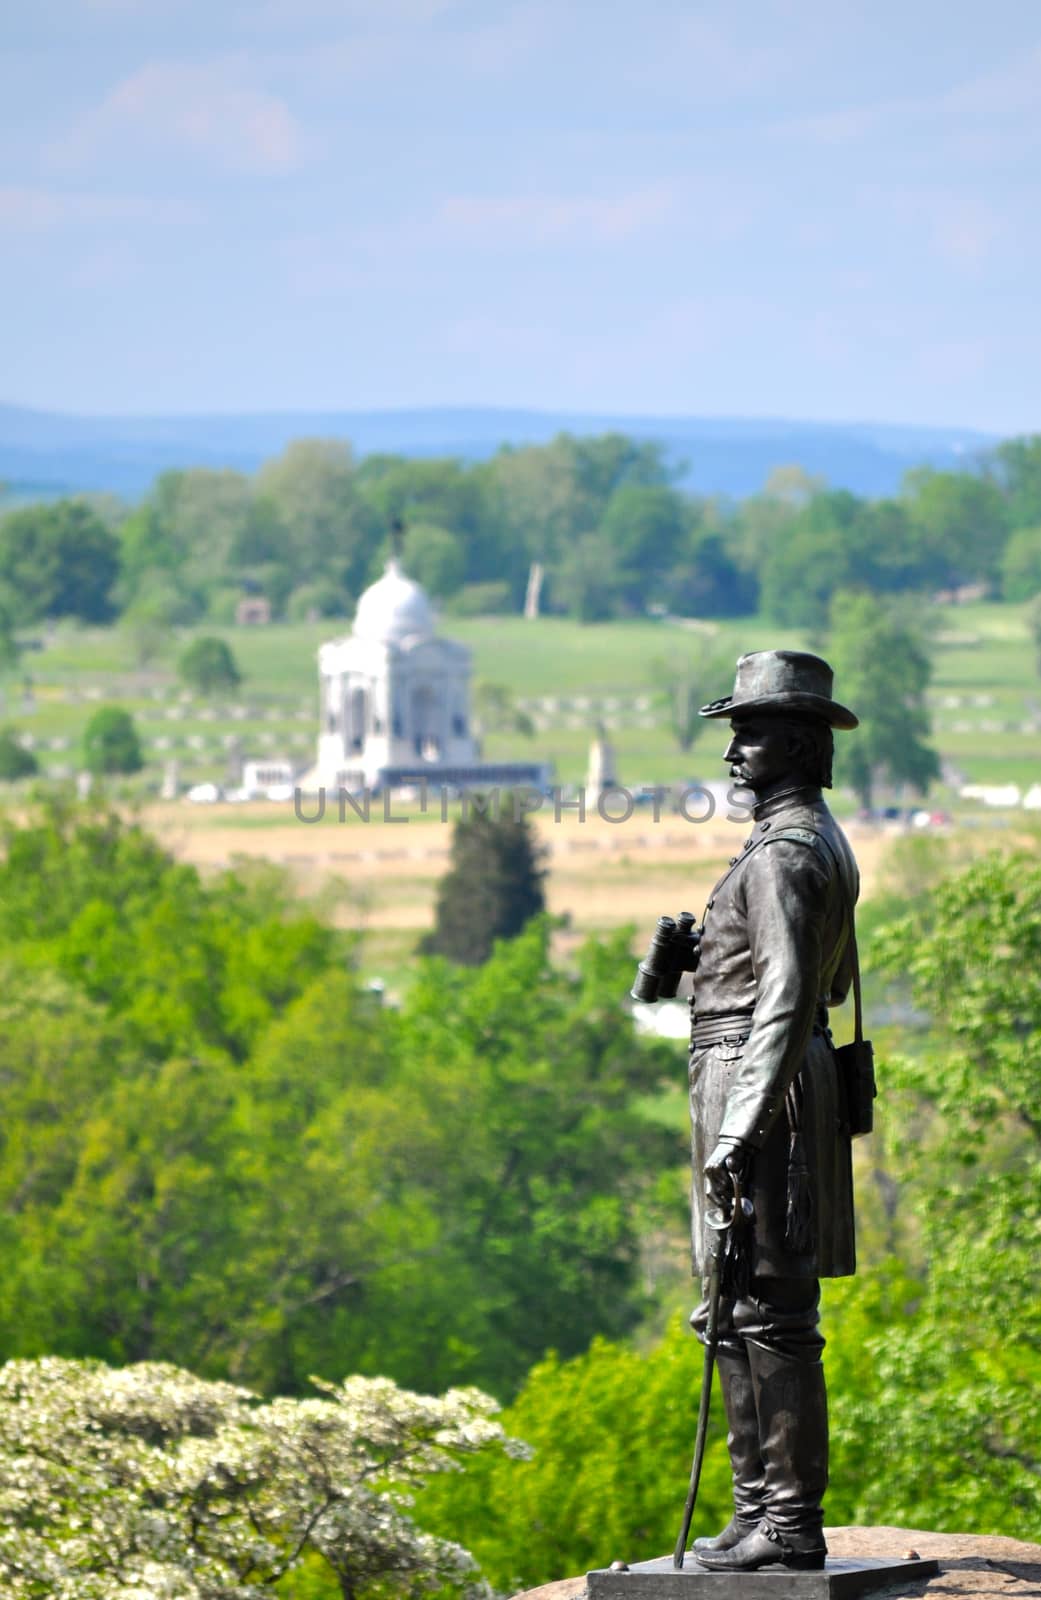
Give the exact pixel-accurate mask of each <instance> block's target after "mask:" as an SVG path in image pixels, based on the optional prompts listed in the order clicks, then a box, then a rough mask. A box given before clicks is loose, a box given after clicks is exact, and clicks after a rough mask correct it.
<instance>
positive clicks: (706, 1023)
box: [690, 1000, 828, 1050]
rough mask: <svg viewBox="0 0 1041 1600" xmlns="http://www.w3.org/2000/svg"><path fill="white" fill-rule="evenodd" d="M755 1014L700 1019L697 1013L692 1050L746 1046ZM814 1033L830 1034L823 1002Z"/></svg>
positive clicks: (692, 1026)
mask: <svg viewBox="0 0 1041 1600" xmlns="http://www.w3.org/2000/svg"><path fill="white" fill-rule="evenodd" d="M754 1014H755V1013H754V1010H749V1011H725V1012H724V1011H720V1012H714V1013H713V1014H712V1015H711V1016H708V1017H699V1016H698V1015H697V1013H696V1012H695V1014H694V1016H693V1017H692V1018H691V1021H690V1048H691V1049H692V1050H707V1049H708V1047H709V1046H710V1045H713V1044H744V1042H745V1040H746V1039H747V1038H748V1035H749V1034H750V1033H751V1031H752V1018H753V1016H754ZM813 1031H814V1033H823V1034H827V1032H828V1008H827V1006H826V1005H825V1004H824V1002H823V1000H822V1001H819V1002H818V1004H817V1010H816V1013H815V1015H814V1019H813Z"/></svg>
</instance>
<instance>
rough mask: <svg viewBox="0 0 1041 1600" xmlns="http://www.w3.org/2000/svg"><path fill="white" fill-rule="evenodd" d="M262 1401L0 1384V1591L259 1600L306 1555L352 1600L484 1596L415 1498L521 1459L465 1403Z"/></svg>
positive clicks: (62, 1596)
mask: <svg viewBox="0 0 1041 1600" xmlns="http://www.w3.org/2000/svg"><path fill="white" fill-rule="evenodd" d="M316 1388H317V1389H318V1391H319V1393H320V1398H316V1399H304V1400H288V1399H279V1400H274V1401H272V1402H270V1403H269V1404H264V1403H261V1402H260V1401H259V1400H258V1399H257V1398H256V1397H255V1396H254V1395H252V1394H250V1393H249V1392H248V1391H247V1390H245V1389H239V1388H235V1387H233V1386H232V1385H231V1384H227V1383H210V1382H206V1381H204V1380H203V1379H201V1378H196V1377H194V1376H193V1375H192V1374H191V1373H189V1372H185V1371H183V1370H181V1369H180V1368H178V1367H174V1366H168V1365H165V1364H159V1363H144V1364H142V1365H140V1366H133V1367H126V1368H122V1369H117V1368H112V1367H107V1366H104V1365H102V1364H101V1363H98V1362H86V1361H65V1360H58V1359H54V1358H48V1359H45V1360H41V1361H12V1362H9V1363H8V1364H7V1366H5V1367H3V1368H2V1369H0V1591H2V1592H3V1594H4V1595H5V1596H7V1595H9V1596H11V1597H12V1600H15V1597H33V1600H36V1597H41V1600H42V1597H43V1596H47V1597H48V1600H260V1597H262V1596H265V1595H266V1596H268V1597H270V1595H271V1588H272V1586H273V1585H274V1584H276V1583H278V1581H279V1580H280V1578H282V1577H283V1576H284V1575H285V1574H286V1573H288V1572H290V1571H291V1570H292V1569H293V1568H294V1567H296V1566H297V1565H299V1563H300V1562H301V1560H302V1559H303V1558H304V1556H305V1555H306V1554H307V1553H308V1552H316V1553H317V1554H318V1555H319V1556H320V1557H321V1558H323V1559H324V1561H325V1562H326V1563H327V1564H328V1566H329V1568H330V1569H331V1571H332V1572H333V1573H334V1574H335V1577H336V1581H337V1582H338V1584H339V1587H340V1591H341V1593H342V1594H343V1596H344V1597H345V1600H356V1597H357V1596H359V1595H362V1594H364V1592H365V1591H366V1590H367V1589H371V1588H376V1587H378V1589H379V1592H380V1594H381V1595H387V1594H402V1595H408V1596H409V1597H416V1596H420V1595H422V1594H423V1593H424V1592H425V1591H428V1590H433V1589H441V1588H447V1589H448V1590H454V1591H455V1592H456V1593H457V1594H460V1595H470V1596H473V1595H475V1594H477V1593H480V1592H482V1591H483V1590H484V1586H483V1585H482V1584H481V1583H480V1582H479V1581H478V1578H477V1574H476V1569H475V1565H474V1562H473V1560H472V1558H471V1557H470V1556H469V1555H468V1553H467V1552H466V1551H465V1550H464V1549H462V1547H461V1546H459V1545H456V1544H452V1543H449V1542H448V1541H446V1540H443V1539H436V1538H433V1537H432V1536H430V1535H428V1534H425V1533H423V1532H422V1531H421V1530H420V1529H419V1528H418V1527H417V1526H416V1525H415V1523H414V1522H413V1521H412V1519H411V1518H410V1516H409V1515H408V1507H409V1506H410V1504H411V1495H410V1491H411V1490H413V1489H415V1488H416V1487H418V1486H419V1485H421V1484H422V1482H423V1481H424V1480H425V1479H426V1478H427V1477H428V1476H429V1475H430V1474H431V1473H436V1472H444V1471H450V1470H452V1469H455V1468H458V1467H459V1465H460V1464H461V1461H462V1458H463V1457H465V1456H466V1455H469V1454H472V1453H474V1452H476V1451H480V1450H483V1449H486V1448H495V1447H498V1448H504V1449H506V1450H508V1451H510V1452H511V1453H523V1446H519V1445H517V1444H516V1442H515V1441H512V1440H509V1439H507V1438H506V1436H505V1435H504V1433H503V1429H502V1427H501V1425H500V1424H499V1423H498V1422H496V1421H494V1420H493V1414H494V1412H495V1411H496V1409H497V1407H496V1404H495V1402H494V1401H493V1400H491V1399H489V1398H488V1396H487V1395H483V1394H481V1393H480V1391H478V1390H476V1389H456V1390H451V1391H449V1393H447V1394H445V1395H444V1396H442V1397H440V1398H432V1397H430V1396H426V1395H418V1394H412V1393H409V1392H408V1391H406V1390H403V1389H399V1388H398V1387H397V1385H396V1384H394V1383H392V1382H390V1380H389V1379H383V1378H375V1379H370V1378H348V1379H346V1380H345V1381H344V1382H343V1383H342V1384H340V1385H338V1386H337V1385H333V1384H326V1383H319V1382H317V1381H316Z"/></svg>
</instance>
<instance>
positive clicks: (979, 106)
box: [0, 0, 1041, 432]
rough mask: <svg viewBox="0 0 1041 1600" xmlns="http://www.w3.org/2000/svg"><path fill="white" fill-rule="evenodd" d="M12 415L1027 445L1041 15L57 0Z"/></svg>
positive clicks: (831, 0)
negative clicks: (1021, 439)
mask: <svg viewBox="0 0 1041 1600" xmlns="http://www.w3.org/2000/svg"><path fill="white" fill-rule="evenodd" d="M3 33H4V39H5V50H4V52H3V58H2V65H0V108H2V109H0V116H2V118H3V140H2V143H0V305H2V306H3V310H4V324H5V326H4V333H3V360H2V368H0V372H2V376H0V400H5V401H9V402H15V403H20V404H28V405H36V406H41V407H46V408H54V409H61V410H78V411H86V412H99V413H103V412H123V413H140V412H158V411H170V412H179V411H203V410H213V411H229V410H274V409H331V408H336V409H360V408H369V407H384V406H386V407H395V406H418V405H440V404H443V405H466V404H498V405H526V406H534V407H544V408H547V409H574V410H586V411H589V410H594V411H626V412H642V413H660V414H685V415H690V414H700V415H733V416H787V417H806V418H819V419H824V420H835V421H839V420H855V419H863V418H872V419H876V420H882V421H895V422H919V423H938V424H945V425H946V424H953V425H963V426H974V427H979V428H984V429H991V430H994V431H1000V432H1014V431H1029V430H1035V429H1041V382H1039V376H1038V375H1039V373H1041V317H1039V315H1038V311H1039V300H1041V294H1039V277H1041V274H1039V259H1041V249H1039V246H1041V204H1039V199H1041V196H1039V181H1038V173H1039V172H1041V5H1039V4H1038V3H1037V0H986V3H984V0H944V3H939V0H903V3H899V4H898V3H894V0H872V3H870V4H868V3H863V4H861V3H859V0H733V3H731V4H722V3H719V0H709V3H704V4H701V3H697V0H686V3H680V0H674V3H669V0H628V3H626V4H621V3H618V0H599V3H595V4H594V3H587V0H573V3H568V0H556V3H551V0H517V3H512V0H483V3H481V4H456V3H452V0H366V3H358V0H209V3H203V0H33V4H31V5H29V4H25V5H19V6H17V7H16V6H14V5H11V6H9V7H8V8H7V15H6V17H5V21H4V26H3Z"/></svg>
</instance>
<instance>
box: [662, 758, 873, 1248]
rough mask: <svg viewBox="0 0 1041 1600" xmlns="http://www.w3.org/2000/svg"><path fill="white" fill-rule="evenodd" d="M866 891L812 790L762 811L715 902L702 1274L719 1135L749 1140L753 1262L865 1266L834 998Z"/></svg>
mask: <svg viewBox="0 0 1041 1600" xmlns="http://www.w3.org/2000/svg"><path fill="white" fill-rule="evenodd" d="M840 873H841V874H842V881H841V882H840V878H839V874H840ZM858 891H859V876H858V872H857V866H856V862H855V860H854V858H853V853H852V851H851V850H850V847H849V844H848V841H847V840H846V836H845V834H844V833H843V832H842V830H841V828H840V827H839V826H838V824H837V823H836V821H835V819H834V818H833V817H832V815H831V812H830V811H829V810H828V807H827V806H826V805H825V803H824V800H823V799H822V797H821V793H820V790H819V789H813V788H803V789H797V790H793V791H790V792H789V793H787V794H783V795H778V796H776V797H774V798H773V799H772V800H769V801H767V802H766V803H765V804H763V805H761V806H757V807H756V811H755V824H754V826H753V830H752V833H751V835H750V837H749V838H748V840H747V841H746V843H745V846H744V850H743V851H742V854H741V855H740V856H738V857H737V858H736V861H735V862H734V863H733V864H732V865H731V867H730V868H729V869H728V871H727V872H726V873H724V875H723V877H722V878H721V879H720V881H719V883H718V884H717V886H716V888H715V889H714V891H713V893H712V896H711V898H710V899H709V902H708V906H707V909H706V913H705V919H704V935H703V938H702V941H701V957H700V962H699V965H698V970H697V973H696V975H695V979H694V998H693V1001H692V1009H693V1012H694V1027H693V1030H692V1040H696V1038H697V1035H698V1034H699V1033H700V1034H701V1035H702V1036H704V1035H705V1033H706V1032H707V1033H709V1034H710V1035H711V1034H713V1033H716V1034H719V1035H721V1037H720V1038H719V1039H718V1040H717V1041H716V1042H714V1043H710V1044H708V1045H707V1046H705V1047H702V1048H698V1047H697V1046H696V1045H695V1044H693V1043H692V1049H691V1055H690V1113H691V1157H692V1184H691V1238H692V1251H693V1265H694V1272H695V1275H696V1276H701V1275H703V1274H704V1273H705V1272H707V1270H708V1259H707V1240H706V1238H705V1208H706V1201H705V1195H704V1166H705V1162H706V1161H707V1160H708V1158H709V1156H710V1154H711V1153H712V1151H713V1149H714V1148H715V1145H716V1143H717V1140H718V1139H719V1138H720V1136H729V1137H732V1138H737V1139H740V1140H742V1141H743V1142H744V1143H746V1144H747V1145H749V1146H751V1149H752V1156H751V1165H750V1169H749V1179H748V1184H749V1195H750V1198H751V1200H752V1204H753V1206H754V1208H755V1220H754V1224H753V1230H754V1244H753V1249H752V1262H751V1265H752V1271H753V1272H755V1273H757V1274H761V1275H768V1276H772V1277H842V1276H844V1275H846V1274H848V1273H852V1272H853V1271H855V1267H856V1257H855V1249H854V1232H853V1179H852V1160H851V1144H850V1136H849V1132H848V1128H847V1126H846V1122H845V1108H844V1101H843V1099H842V1096H841V1094H840V1086H839V1081H838V1068H837V1064H836V1061H835V1055H834V1050H833V1048H832V1045H831V1038H830V1033H829V1032H828V1031H827V1010H826V1008H827V1007H828V1006H834V1005H838V1004H840V1003H841V1002H842V1001H843V1000H844V999H845V997H846V994H847V992H848V990H849V986H850V983H851V979H852V961H851V954H852V951H851V944H850V931H851V920H852V907H853V905H854V904H855V902H856V898H857V894H858ZM790 1090H791V1094H789V1091H790ZM793 1116H794V1117H795V1119H796V1121H797V1123H798V1125H800V1126H801V1133H802V1140H803V1145H804V1149H805V1155H806V1166H807V1168H808V1170H809V1193H810V1207H811V1240H812V1244H811V1247H810V1248H809V1249H808V1250H807V1249H804V1250H802V1251H801V1252H800V1253H797V1254H796V1253H793V1251H792V1250H791V1249H789V1248H788V1246H787V1245H786V1242H785V1215H786V1207H787V1199H788V1185H789V1153H790V1150H789V1142H790V1136H791V1123H790V1118H791V1117H793Z"/></svg>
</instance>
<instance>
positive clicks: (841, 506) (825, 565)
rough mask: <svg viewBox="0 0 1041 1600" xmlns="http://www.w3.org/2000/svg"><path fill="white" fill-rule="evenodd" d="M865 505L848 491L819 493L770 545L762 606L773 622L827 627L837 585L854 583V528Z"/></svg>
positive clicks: (764, 567) (793, 626)
mask: <svg viewBox="0 0 1041 1600" xmlns="http://www.w3.org/2000/svg"><path fill="white" fill-rule="evenodd" d="M860 509H861V503H860V502H859V501H858V500H857V498H856V496H855V495H852V494H848V493H847V492H846V491H845V490H844V489H840V490H829V491H827V492H825V493H822V494H818V495H815V496H814V497H813V499H812V500H810V501H809V502H808V504H807V505H806V506H805V507H804V508H803V509H802V510H801V511H800V512H799V513H798V515H797V516H796V517H795V519H794V520H793V521H792V522H791V524H790V525H789V527H788V530H787V532H786V534H785V537H784V538H783V539H778V540H776V541H775V542H774V543H773V544H771V546H770V549H769V552H768V554H767V555H766V558H765V560H764V563H763V570H762V607H763V611H764V612H765V614H766V615H767V616H768V617H769V618H770V620H771V621H772V622H778V623H781V624H782V625H783V626H786V627H792V628H817V629H820V628H823V627H824V626H825V624H826V621H827V615H828V606H829V604H830V602H831V597H832V595H833V594H834V593H835V591H836V590H837V589H840V588H842V587H843V585H844V584H846V583H848V582H849V572H850V561H849V552H850V546H851V543H852V530H853V527H854V525H855V523H856V519H857V516H858V513H859V511H860Z"/></svg>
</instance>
